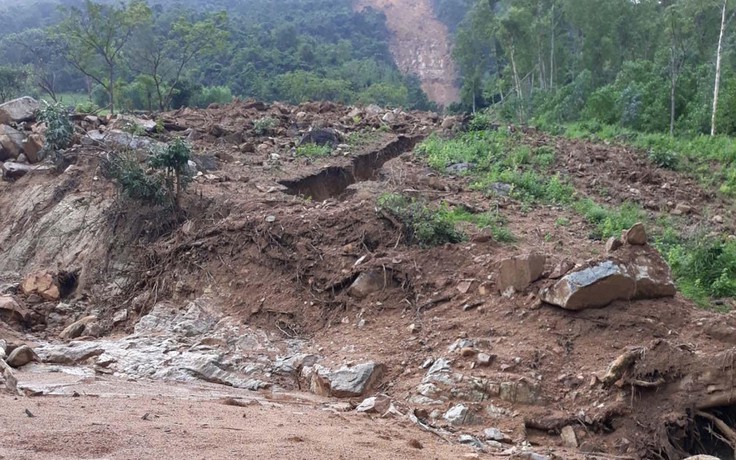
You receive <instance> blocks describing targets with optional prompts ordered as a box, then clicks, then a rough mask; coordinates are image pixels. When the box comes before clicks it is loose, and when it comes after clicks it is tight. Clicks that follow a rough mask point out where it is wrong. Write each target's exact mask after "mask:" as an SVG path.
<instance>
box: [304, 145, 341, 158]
mask: <svg viewBox="0 0 736 460" xmlns="http://www.w3.org/2000/svg"><path fill="white" fill-rule="evenodd" d="M330 155H332V147H330V146H329V145H318V144H314V143H311V142H307V143H305V144H302V145H300V146H299V147H297V148H296V156H298V157H307V158H321V157H328V156H330Z"/></svg>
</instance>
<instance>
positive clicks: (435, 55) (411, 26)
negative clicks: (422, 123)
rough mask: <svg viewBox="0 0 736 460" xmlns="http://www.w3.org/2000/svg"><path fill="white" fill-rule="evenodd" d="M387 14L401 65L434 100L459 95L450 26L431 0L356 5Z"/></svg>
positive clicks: (367, 0) (363, 0) (371, 0)
mask: <svg viewBox="0 0 736 460" xmlns="http://www.w3.org/2000/svg"><path fill="white" fill-rule="evenodd" d="M366 7H372V8H375V9H377V10H379V11H383V12H384V13H385V14H386V19H387V21H388V27H389V29H390V30H391V32H393V36H392V37H391V53H392V54H393V55H394V59H395V60H396V64H397V65H398V67H399V69H400V70H401V71H402V72H404V73H406V74H409V73H414V74H417V75H418V76H419V79H420V80H421V82H422V89H424V91H425V92H426V93H427V95H428V96H429V99H430V100H431V101H434V102H436V103H437V104H439V105H442V106H447V105H449V104H451V103H453V102H456V101H457V100H458V99H459V90H458V88H457V86H456V85H455V78H456V76H457V74H456V71H455V64H454V62H453V60H452V45H451V42H450V37H449V32H448V30H447V27H446V26H445V25H444V24H442V23H441V22H440V21H439V20H437V18H436V17H435V14H434V12H433V11H432V5H431V2H430V0H358V1H357V2H356V8H358V9H363V8H366Z"/></svg>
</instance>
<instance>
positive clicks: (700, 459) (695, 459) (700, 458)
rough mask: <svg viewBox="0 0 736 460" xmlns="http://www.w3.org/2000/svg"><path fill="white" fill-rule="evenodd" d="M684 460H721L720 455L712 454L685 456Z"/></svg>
mask: <svg viewBox="0 0 736 460" xmlns="http://www.w3.org/2000/svg"><path fill="white" fill-rule="evenodd" d="M683 460H720V459H719V458H718V457H713V456H712V455H694V456H692V457H688V458H685V459H683Z"/></svg>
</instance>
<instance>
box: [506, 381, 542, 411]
mask: <svg viewBox="0 0 736 460" xmlns="http://www.w3.org/2000/svg"><path fill="white" fill-rule="evenodd" d="M499 397H500V398H501V399H503V400H504V401H507V402H511V403H516V404H527V405H532V404H537V403H538V402H539V386H538V385H537V384H535V383H532V382H530V381H528V380H526V379H519V380H517V381H514V382H502V383H501V386H500V392H499Z"/></svg>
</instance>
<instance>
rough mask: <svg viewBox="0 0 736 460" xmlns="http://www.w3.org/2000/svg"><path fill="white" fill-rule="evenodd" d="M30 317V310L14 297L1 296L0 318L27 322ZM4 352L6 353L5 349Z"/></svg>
mask: <svg viewBox="0 0 736 460" xmlns="http://www.w3.org/2000/svg"><path fill="white" fill-rule="evenodd" d="M30 317H31V312H30V310H28V309H27V308H24V307H21V305H20V304H19V303H18V302H17V301H16V300H15V299H14V298H13V297H11V296H0V319H2V320H3V321H5V322H6V323H9V324H12V323H20V324H27V323H28V321H29V319H30ZM2 354H4V351H3V353H2ZM2 354H0V356H2Z"/></svg>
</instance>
